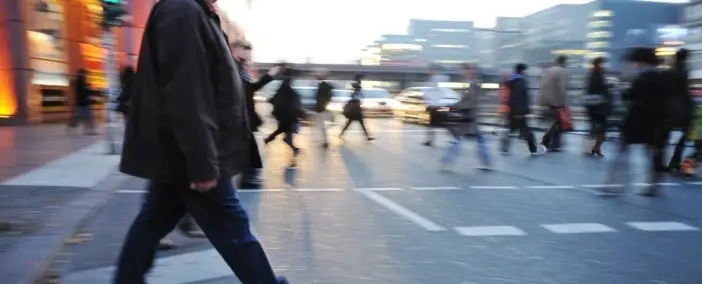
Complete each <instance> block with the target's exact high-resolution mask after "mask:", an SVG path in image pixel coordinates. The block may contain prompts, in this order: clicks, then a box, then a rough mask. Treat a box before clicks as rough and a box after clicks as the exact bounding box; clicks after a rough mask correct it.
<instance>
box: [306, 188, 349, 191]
mask: <svg viewBox="0 0 702 284" xmlns="http://www.w3.org/2000/svg"><path fill="white" fill-rule="evenodd" d="M293 191H297V192H339V191H344V189H343V188H293Z"/></svg>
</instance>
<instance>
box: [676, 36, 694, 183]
mask: <svg viewBox="0 0 702 284" xmlns="http://www.w3.org/2000/svg"><path fill="white" fill-rule="evenodd" d="M688 56H689V52H688V51H687V49H681V50H679V51H678V52H676V53H675V60H674V62H673V68H672V69H671V70H670V73H669V74H670V79H671V81H670V91H669V93H670V96H671V106H670V107H671V109H670V112H671V114H674V116H672V117H671V118H672V121H671V125H670V126H671V128H672V129H679V130H680V131H682V135H681V136H680V138H679V139H678V143H677V144H676V145H675V150H674V151H673V155H672V156H671V158H670V162H669V163H668V170H670V171H672V172H679V171H680V165H681V163H682V154H683V151H684V150H685V143H686V142H687V140H688V138H689V137H690V130H691V127H692V122H693V120H694V114H695V107H696V103H695V100H694V98H693V97H692V93H690V82H689V77H690V74H689V71H688V69H687V58H688ZM672 129H671V130H672ZM697 144H698V145H699V143H697ZM696 148H697V147H696Z"/></svg>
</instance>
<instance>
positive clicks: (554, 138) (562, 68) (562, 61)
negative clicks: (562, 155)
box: [540, 55, 568, 152]
mask: <svg viewBox="0 0 702 284" xmlns="http://www.w3.org/2000/svg"><path fill="white" fill-rule="evenodd" d="M567 61H568V59H567V57H565V56H563V55H561V56H558V57H557V58H556V62H555V63H556V64H554V65H553V66H551V67H549V68H548V69H546V71H544V73H543V75H542V77H541V84H540V91H541V106H543V107H546V109H547V117H548V118H549V119H550V120H551V121H552V124H551V127H549V128H548V130H546V133H544V135H543V136H542V137H541V146H542V147H544V148H546V149H547V150H548V151H550V152H560V151H561V147H562V145H561V134H562V133H563V132H564V131H565V130H566V129H565V127H564V126H565V124H566V123H567V121H566V118H565V116H567V111H568V109H567V107H568V73H567V72H568V71H567V70H566V67H567V65H568V62H567Z"/></svg>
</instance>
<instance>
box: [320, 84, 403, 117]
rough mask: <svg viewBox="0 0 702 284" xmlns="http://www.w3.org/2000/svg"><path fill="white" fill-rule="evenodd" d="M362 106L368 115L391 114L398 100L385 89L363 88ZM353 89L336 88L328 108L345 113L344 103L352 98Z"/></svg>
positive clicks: (337, 112) (334, 111) (338, 112)
mask: <svg viewBox="0 0 702 284" xmlns="http://www.w3.org/2000/svg"><path fill="white" fill-rule="evenodd" d="M361 92H363V95H362V98H361V106H362V107H363V114H364V115H366V116H391V115H392V109H393V106H394V105H395V103H396V101H395V100H394V99H393V98H392V95H390V92H388V91H387V90H385V89H363V90H362V91H361ZM352 93H353V91H351V90H334V93H333V96H332V101H331V102H330V103H329V105H328V106H327V110H329V111H331V112H332V113H335V114H340V113H343V111H344V105H346V103H347V102H348V101H349V100H351V94H352Z"/></svg>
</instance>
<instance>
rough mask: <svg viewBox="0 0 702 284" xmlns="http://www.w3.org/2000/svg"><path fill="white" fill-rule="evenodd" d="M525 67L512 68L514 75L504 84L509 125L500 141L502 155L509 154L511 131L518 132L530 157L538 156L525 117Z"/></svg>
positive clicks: (527, 94) (527, 99)
mask: <svg viewBox="0 0 702 284" xmlns="http://www.w3.org/2000/svg"><path fill="white" fill-rule="evenodd" d="M526 70H527V65H526V64H523V63H519V64H517V65H516V66H515V67H514V73H512V76H511V77H510V78H509V80H507V82H506V83H505V85H506V87H507V90H508V92H509V95H508V96H509V99H508V101H507V104H508V107H509V113H508V114H507V120H508V124H509V131H508V133H506V135H505V136H504V137H503V139H502V153H503V154H508V153H509V146H510V137H509V135H510V133H511V132H513V131H515V130H516V131H519V136H520V137H522V138H524V139H525V140H526V142H527V145H528V146H529V152H530V153H531V154H532V155H536V154H539V152H538V149H537V147H536V141H535V138H534V133H532V132H531V129H529V123H528V121H527V115H529V106H530V102H529V84H528V83H527V79H526V77H525V76H526V74H525V73H526Z"/></svg>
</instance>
